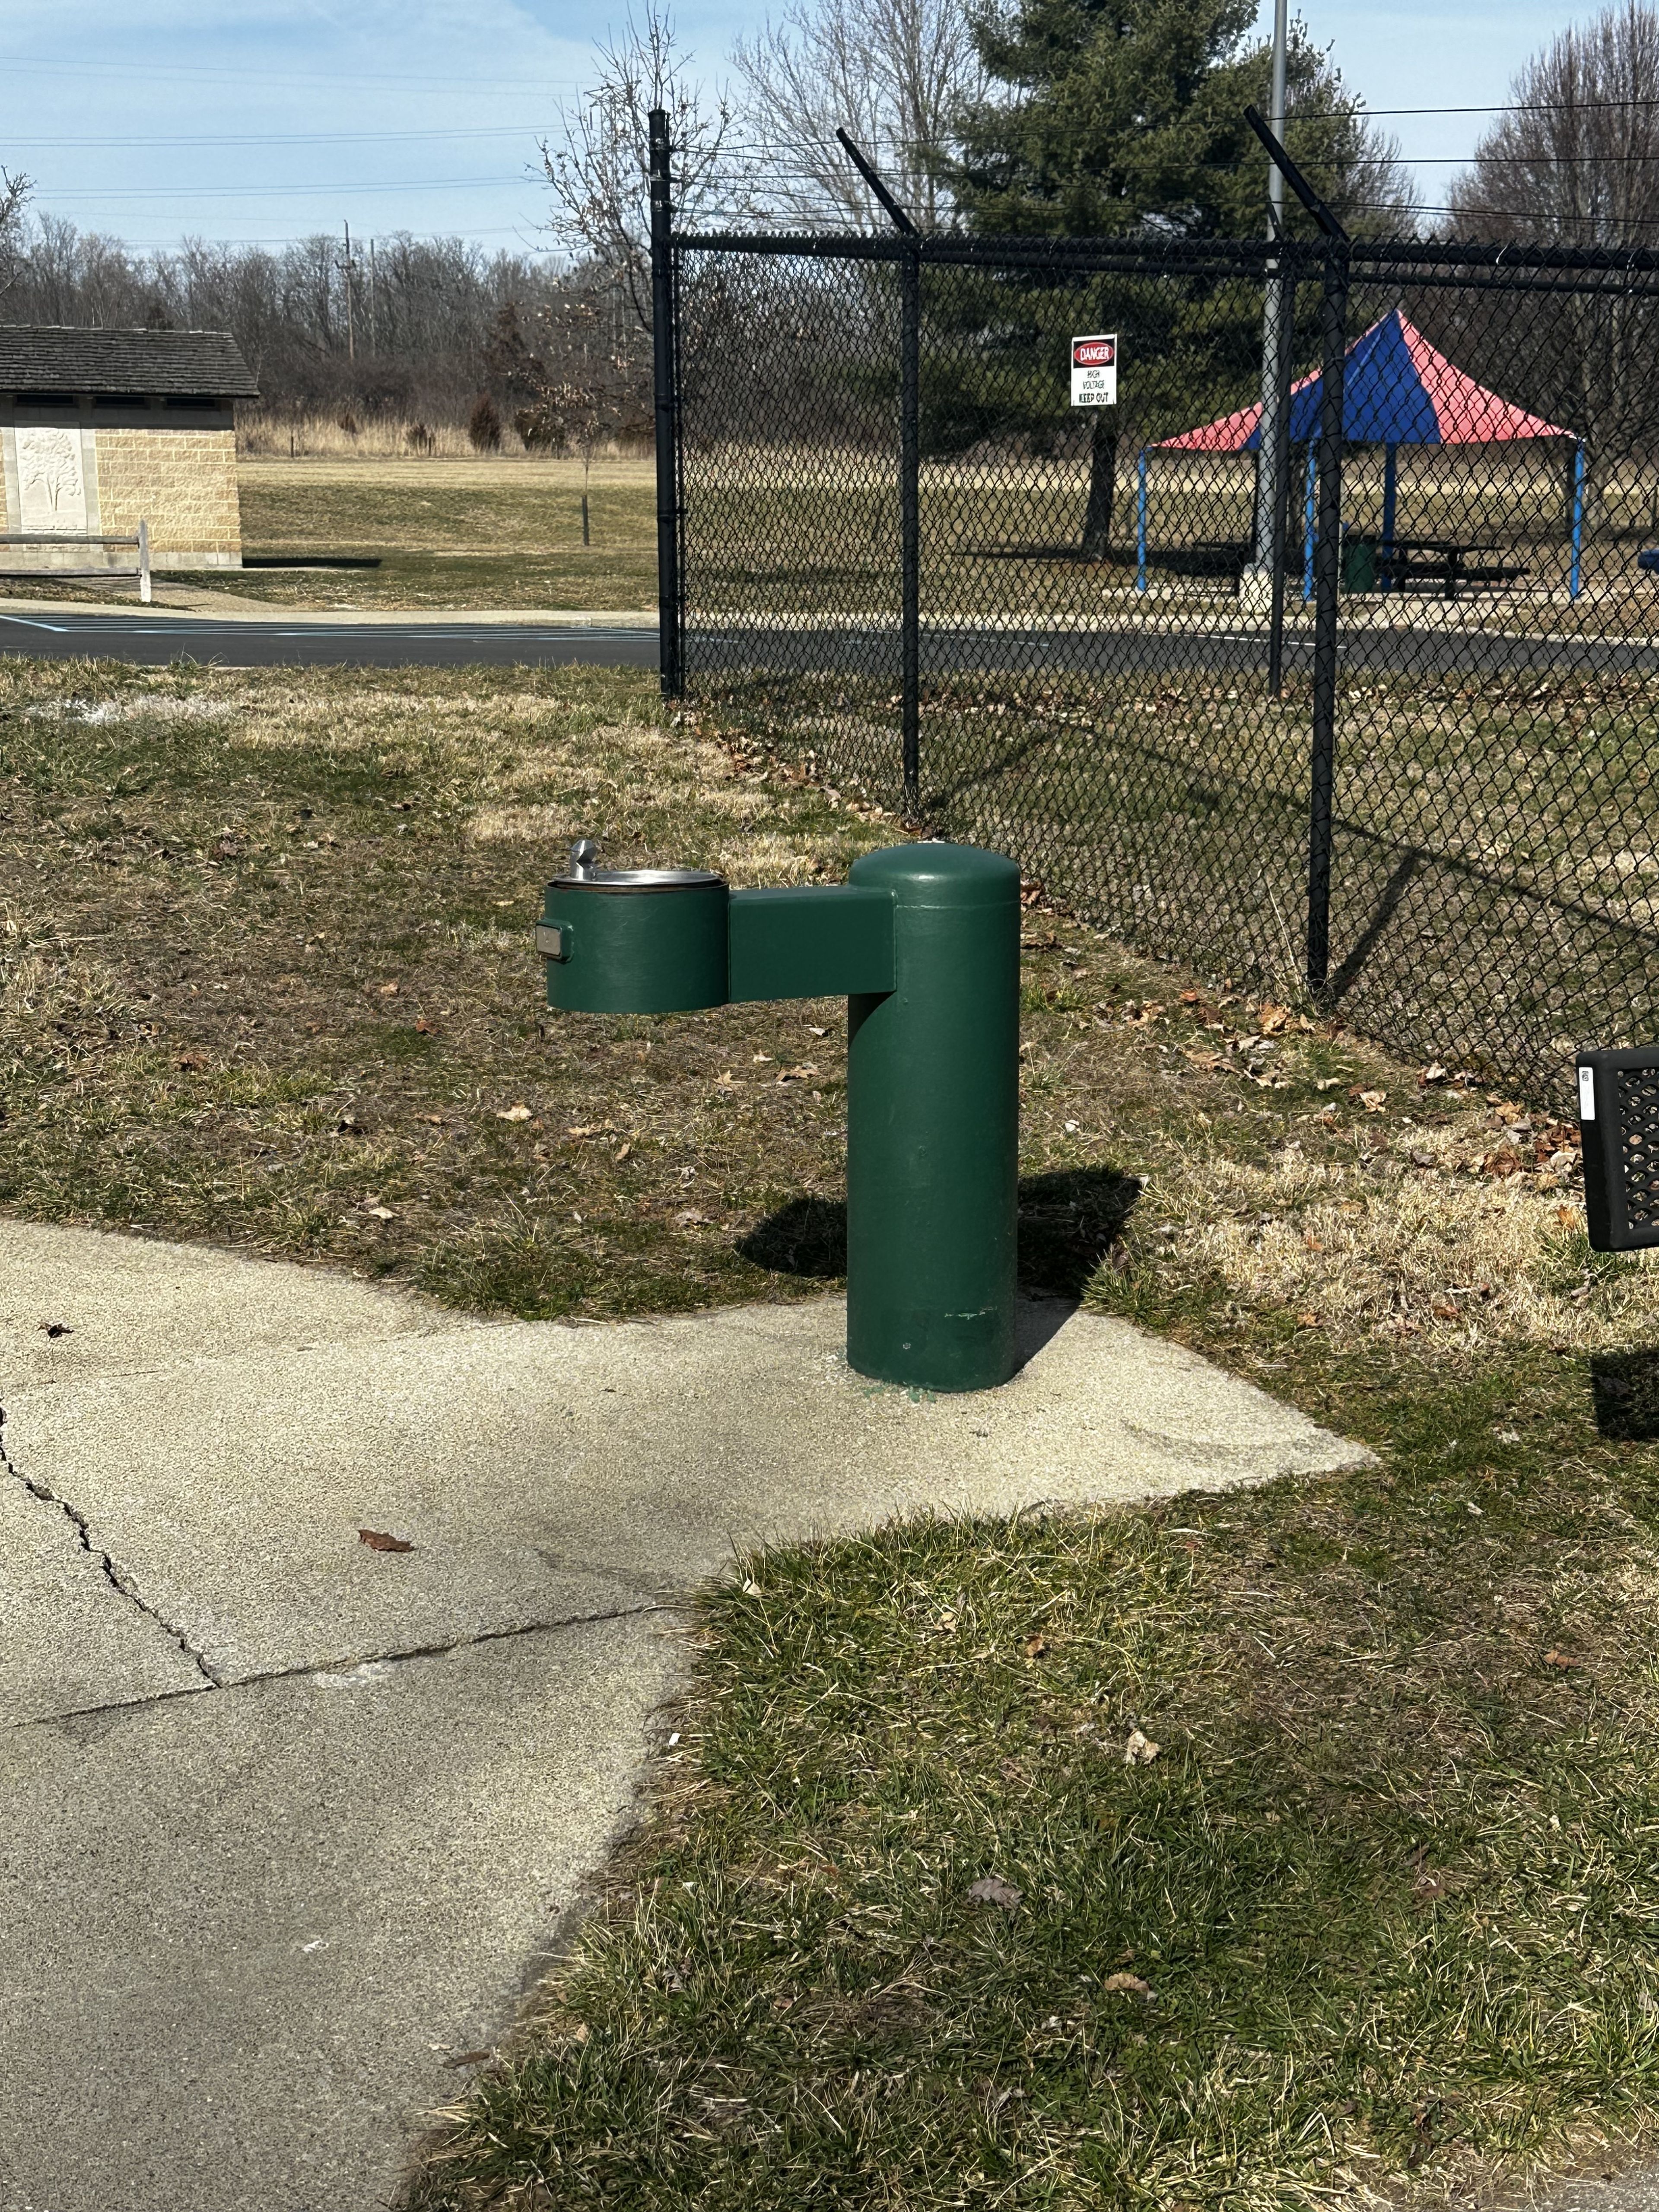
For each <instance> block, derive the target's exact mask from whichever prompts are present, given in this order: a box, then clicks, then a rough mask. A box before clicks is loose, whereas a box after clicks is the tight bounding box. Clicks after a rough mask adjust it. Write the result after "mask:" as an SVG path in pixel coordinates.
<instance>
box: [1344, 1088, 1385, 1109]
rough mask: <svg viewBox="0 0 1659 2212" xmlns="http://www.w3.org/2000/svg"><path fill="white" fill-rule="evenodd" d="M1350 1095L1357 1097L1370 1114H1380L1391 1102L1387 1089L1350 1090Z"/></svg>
mask: <svg viewBox="0 0 1659 2212" xmlns="http://www.w3.org/2000/svg"><path fill="white" fill-rule="evenodd" d="M1349 1095H1350V1097H1358V1100H1359V1103H1360V1104H1361V1105H1362V1106H1363V1107H1364V1109H1365V1111H1366V1112H1367V1113H1368V1114H1380V1113H1381V1112H1382V1111H1383V1108H1384V1107H1385V1106H1386V1105H1387V1104H1388V1103H1389V1094H1388V1092H1387V1091H1358V1092H1350V1094H1349Z"/></svg>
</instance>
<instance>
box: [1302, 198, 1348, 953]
mask: <svg viewBox="0 0 1659 2212" xmlns="http://www.w3.org/2000/svg"><path fill="white" fill-rule="evenodd" d="M1347 320H1348V242H1347V240H1346V239H1340V240H1339V239H1333V240H1328V242H1327V244H1326V247H1325V284H1324V297H1323V300H1322V303H1321V316H1320V323H1321V330H1320V337H1321V352H1322V362H1321V365H1320V404H1319V507H1318V536H1317V538H1316V541H1315V546H1314V664H1313V751H1312V759H1311V763H1310V769H1311V773H1310V789H1309V805H1308V988H1309V989H1310V991H1315V992H1319V991H1322V990H1323V989H1324V987H1325V979H1326V977H1327V975H1328V973H1329V971H1330V960H1331V805H1332V795H1333V791H1334V784H1335V776H1336V643H1337V638H1336V622H1337V595H1338V592H1339V591H1340V587H1341V581H1342V565H1341V564H1342V545H1341V531H1342V369H1343V349H1344V346H1345V343H1346V337H1347Z"/></svg>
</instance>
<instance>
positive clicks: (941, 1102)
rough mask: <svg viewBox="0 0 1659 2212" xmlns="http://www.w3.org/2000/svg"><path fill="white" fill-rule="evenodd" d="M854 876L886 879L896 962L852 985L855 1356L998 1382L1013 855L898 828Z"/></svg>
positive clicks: (1005, 1263)
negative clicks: (899, 839) (879, 984)
mask: <svg viewBox="0 0 1659 2212" xmlns="http://www.w3.org/2000/svg"><path fill="white" fill-rule="evenodd" d="M852 882H853V884H854V885H855V886H858V887H867V888H869V889H872V890H875V889H881V890H886V891H889V892H890V894H891V896H892V899H893V906H894V915H893V931H894V979H895V980H894V987H893V989H892V990H890V991H889V992H885V993H883V994H870V995H868V996H864V997H854V998H852V999H850V1000H848V1032H849V1034H848V1074H847V1099H848V1112H847V1245H848V1251H847V1279H848V1319H847V1356H848V1360H849V1362H850V1363H851V1364H852V1365H853V1366H854V1368H856V1369H857V1370H858V1371H859V1373H860V1374H861V1375H870V1376H877V1377H878V1378H880V1379H881V1380H882V1381H884V1382H890V1383H908V1384H910V1385H912V1386H915V1387H920V1388H922V1389H933V1390H985V1389H993V1388H994V1386H995V1385H996V1384H998V1383H1006V1381H1007V1380H1008V1378H1009V1376H1011V1375H1012V1373H1013V1371H1014V1365H1015V1351H1014V1262H1015V1214H1016V1182H1017V1176H1018V1129H1019V914H1020V908H1019V870H1018V868H1017V867H1016V866H1015V865H1014V863H1013V862H1012V860H1006V859H1005V858H1004V857H1003V855H1002V854H1000V853H987V852H981V851H980V850H979V849H978V848H975V847H972V846H966V845H943V844H917V845H901V846H897V847H895V848H892V849H891V850H890V851H887V852H882V853H869V854H866V855H865V856H864V858H863V859H862V860H857V861H855V862H854V866H853V871H852Z"/></svg>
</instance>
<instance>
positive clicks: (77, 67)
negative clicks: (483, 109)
mask: <svg viewBox="0 0 1659 2212" xmlns="http://www.w3.org/2000/svg"><path fill="white" fill-rule="evenodd" d="M0 67H3V68H6V69H9V70H27V71H29V72H32V73H33V74H34V75H36V76H76V77H80V76H118V77H132V76H161V77H180V76H188V77H211V78H214V79H216V80H217V81H219V82H229V83H232V84H240V85H246V83H247V82H248V81H249V78H250V76H253V77H254V79H255V81H256V82H258V83H259V84H261V85H267V84H303V85H319V84H325V85H329V86H331V87H332V88H334V89H335V90H339V89H340V87H341V77H340V74H339V72H338V71H337V70H304V71H301V70H281V71H279V70H266V69H252V70H251V69H250V68H248V67H243V68H241V69H207V68H203V67H199V66H197V65H193V64H185V63H173V62H166V63H163V62H89V61H82V60H76V61H72V62H67V61H46V60H36V59H35V58H33V57H32V56H28V55H24V54H0ZM350 82H351V83H352V85H354V86H356V85H364V84H435V85H441V86H442V87H443V88H444V89H445V90H446V91H455V90H458V89H463V88H469V87H476V88H477V89H478V90H479V91H491V92H499V91H501V89H502V88H513V89H516V90H518V91H520V92H522V91H523V90H524V88H526V85H533V86H535V87H537V88H538V89H540V90H543V91H551V92H569V93H580V92H582V91H583V90H585V89H586V88H585V87H584V86H582V85H580V84H577V83H574V82H572V81H570V80H568V79H566V78H562V77H538V76H529V75H526V73H525V72H523V71H520V73H519V74H518V75H517V76H453V75H450V74H448V73H446V74H444V75H442V76H403V75H398V74H394V73H392V72H391V71H388V70H360V69H356V68H354V69H353V70H352V71H351V76H350Z"/></svg>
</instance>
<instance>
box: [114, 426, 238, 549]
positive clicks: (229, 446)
mask: <svg viewBox="0 0 1659 2212" xmlns="http://www.w3.org/2000/svg"><path fill="white" fill-rule="evenodd" d="M93 443H94V447H95V449H96V468H97V488H98V515H99V524H98V526H99V528H100V530H101V531H103V532H105V533H106V535H108V536H110V537H112V538H113V537H125V535H126V534H127V533H128V532H131V531H136V530H137V527H138V525H139V522H140V521H141V520H143V521H146V522H148V523H149V544H150V559H151V561H152V562H153V563H154V564H155V567H156V568H240V566H241V564H242V521H241V512H240V507H239V506H238V504H237V498H236V433H235V432H234V430H228V429H226V430H221V429H212V430H209V429H190V428H173V427H172V426H171V425H169V424H167V423H165V422H158V423H157V424H156V426H155V428H153V429H152V428H150V427H149V425H148V424H146V425H145V426H144V427H143V428H116V427H115V426H113V425H112V424H108V423H100V424H99V425H98V427H97V428H96V429H94V432H93ZM127 557H128V558H131V556H127Z"/></svg>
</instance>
